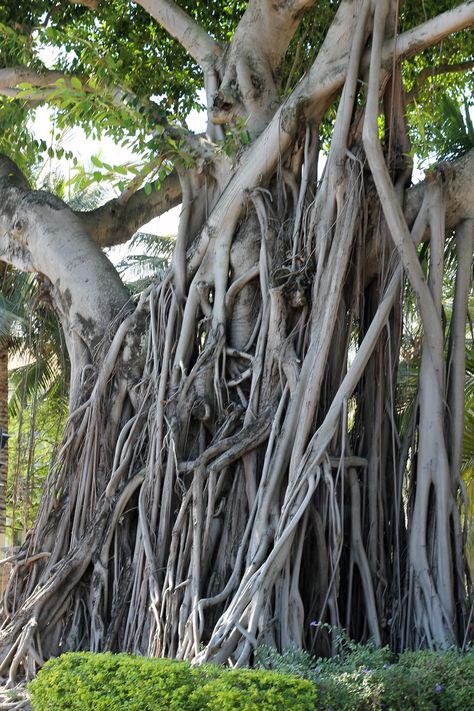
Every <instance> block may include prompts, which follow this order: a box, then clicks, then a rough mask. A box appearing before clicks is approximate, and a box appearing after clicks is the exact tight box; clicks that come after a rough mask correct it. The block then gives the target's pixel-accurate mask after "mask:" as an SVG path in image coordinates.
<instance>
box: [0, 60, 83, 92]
mask: <svg viewBox="0 0 474 711" xmlns="http://www.w3.org/2000/svg"><path fill="white" fill-rule="evenodd" d="M58 79H64V80H65V81H66V80H69V81H70V77H67V76H66V75H65V74H64V73H63V72H59V71H56V70H51V69H45V70H44V71H41V72H39V71H36V70H35V69H30V68H29V67H21V66H19V67H6V68H4V69H0V95H2V96H8V97H10V98H15V97H16V96H18V94H19V93H20V91H21V89H19V88H18V87H19V84H31V85H32V86H33V87H34V88H36V89H47V88H48V87H51V88H53V87H54V85H55V83H56V82H57V81H58ZM23 97H24V98H25V99H26V100H28V99H29V98H30V97H28V96H25V95H24V93H23ZM31 98H32V99H37V98H38V95H37V93H36V92H32V96H31Z"/></svg>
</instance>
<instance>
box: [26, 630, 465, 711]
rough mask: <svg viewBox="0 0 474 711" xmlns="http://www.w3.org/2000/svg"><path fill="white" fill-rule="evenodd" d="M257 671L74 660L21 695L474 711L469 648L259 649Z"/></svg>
mask: <svg viewBox="0 0 474 711" xmlns="http://www.w3.org/2000/svg"><path fill="white" fill-rule="evenodd" d="M256 663H257V665H258V666H260V669H257V670H251V669H237V670H231V671H230V670H228V669H225V668H223V667H217V666H213V665H203V666H202V667H191V666H190V665H189V664H188V663H187V662H178V661H173V660H170V659H148V658H144V657H132V656H128V655H126V654H110V653H106V654H91V653H88V652H80V653H73V654H64V655H62V656H61V657H58V658H57V659H52V660H50V661H49V662H47V663H46V664H45V666H44V668H43V669H42V670H41V671H40V672H39V674H38V676H37V677H36V679H34V680H33V681H32V682H31V683H30V684H29V686H28V691H29V695H30V698H31V702H32V706H33V709H34V711H165V710H166V711H254V710H255V709H258V710H259V711H260V710H262V711H381V710H384V711H474V650H473V649H470V650H469V651H468V652H466V653H464V654H461V653H459V652H458V651H456V650H450V651H447V652H429V651H420V652H404V653H403V654H400V655H399V656H396V655H394V654H392V653H391V652H390V651H389V650H388V649H378V650H376V649H374V648H373V647H371V646H370V645H366V646H362V645H356V644H354V643H352V642H350V643H349V644H348V645H345V647H344V649H341V652H340V653H339V654H338V655H337V656H336V657H334V658H332V659H314V658H312V657H310V655H309V654H307V653H306V652H302V651H298V650H287V651H286V652H284V653H283V654H278V652H276V650H274V649H269V648H261V649H260V650H259V651H258V653H257V658H256ZM262 667H264V668H262ZM265 667H266V668H265ZM268 667H270V669H268Z"/></svg>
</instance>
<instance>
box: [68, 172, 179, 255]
mask: <svg viewBox="0 0 474 711" xmlns="http://www.w3.org/2000/svg"><path fill="white" fill-rule="evenodd" d="M180 202H181V185H180V182H179V178H178V174H177V173H176V171H175V172H173V173H171V175H169V176H168V177H167V178H166V179H165V180H164V182H163V184H162V186H161V189H160V190H159V191H158V190H155V188H153V189H152V191H151V192H150V193H148V194H147V192H146V190H145V188H141V189H140V190H137V191H136V192H135V193H133V195H132V196H131V197H130V199H129V200H128V201H127V202H126V203H124V202H123V201H122V200H121V198H120V197H118V198H114V199H113V200H110V201H109V202H107V203H105V204H104V205H101V207H98V208H96V209H95V210H90V211H88V212H79V211H77V212H76V213H75V214H76V215H77V216H78V217H80V218H81V221H82V223H83V225H84V226H85V228H86V229H87V231H88V233H89V235H90V236H91V237H92V239H93V240H94V242H96V244H98V245H99V246H100V247H113V246H115V245H117V244H123V243H124V242H127V241H128V240H129V239H130V237H131V236H132V235H133V234H134V232H136V231H137V230H138V229H139V228H140V227H141V226H142V225H144V224H145V223H146V222H149V221H150V220H152V219H153V218H154V217H159V216H160V215H162V214H163V213H164V212H167V211H168V210H171V208H172V207H176V205H179V203H180Z"/></svg>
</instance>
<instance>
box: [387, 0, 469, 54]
mask: <svg viewBox="0 0 474 711" xmlns="http://www.w3.org/2000/svg"><path fill="white" fill-rule="evenodd" d="M473 24H474V0H468V1H467V2H463V3H461V4H460V5H458V6H457V7H454V8H453V9H452V10H447V11H446V12H442V13H441V14H440V15H437V16H436V17H433V18H432V19H431V20H427V21H426V22H423V23H422V24H421V25H417V26H416V27H414V28H413V29H411V30H408V31H407V32H404V33H403V34H401V35H398V36H397V37H396V39H395V48H394V39H390V40H387V41H386V42H385V43H384V46H383V49H382V64H383V65H384V67H386V64H387V62H389V63H390V62H392V61H393V55H394V54H395V58H396V59H400V58H403V59H407V58H408V57H413V55H414V54H417V53H418V52H421V51H422V50H424V49H426V48H427V47H432V46H433V45H435V44H438V42H440V41H441V40H442V39H444V38H445V37H447V36H448V35H452V34H454V33H455V32H460V30H464V29H466V28H467V27H471V26H472V25H473Z"/></svg>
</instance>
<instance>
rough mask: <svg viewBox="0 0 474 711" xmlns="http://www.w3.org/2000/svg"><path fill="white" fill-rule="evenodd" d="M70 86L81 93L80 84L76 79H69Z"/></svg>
mask: <svg viewBox="0 0 474 711" xmlns="http://www.w3.org/2000/svg"><path fill="white" fill-rule="evenodd" d="M71 86H72V87H73V88H74V89H77V91H82V84H81V82H80V80H79V79H78V78H77V77H71Z"/></svg>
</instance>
